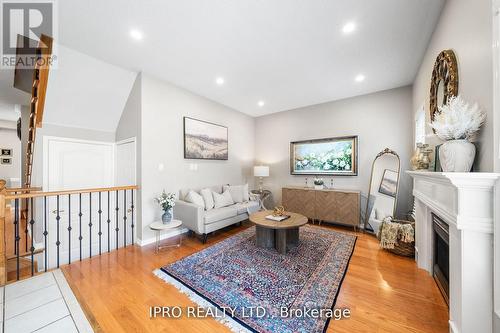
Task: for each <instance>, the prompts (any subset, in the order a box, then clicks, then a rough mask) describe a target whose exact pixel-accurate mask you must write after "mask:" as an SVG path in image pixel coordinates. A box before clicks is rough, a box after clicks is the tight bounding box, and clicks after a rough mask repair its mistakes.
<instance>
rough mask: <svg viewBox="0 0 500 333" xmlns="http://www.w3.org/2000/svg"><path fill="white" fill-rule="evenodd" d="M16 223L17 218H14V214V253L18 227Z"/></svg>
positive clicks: (17, 221)
mask: <svg viewBox="0 0 500 333" xmlns="http://www.w3.org/2000/svg"><path fill="white" fill-rule="evenodd" d="M18 223H19V220H18V219H16V216H14V254H17V247H16V242H17V237H19V228H18V227H17V225H18Z"/></svg>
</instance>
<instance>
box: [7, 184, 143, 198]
mask: <svg viewBox="0 0 500 333" xmlns="http://www.w3.org/2000/svg"><path fill="white" fill-rule="evenodd" d="M138 189H139V186H137V185H129V186H116V187H101V188H88V189H80V190H66V191H51V192H34V193H20V194H7V195H6V196H5V200H14V199H28V198H39V197H51V196H57V195H68V194H80V193H96V192H113V191H124V190H138Z"/></svg>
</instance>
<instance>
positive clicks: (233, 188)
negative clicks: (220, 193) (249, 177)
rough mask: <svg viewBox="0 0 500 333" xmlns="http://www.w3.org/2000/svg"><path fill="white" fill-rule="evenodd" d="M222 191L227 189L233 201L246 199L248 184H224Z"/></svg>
mask: <svg viewBox="0 0 500 333" xmlns="http://www.w3.org/2000/svg"><path fill="white" fill-rule="evenodd" d="M224 191H229V192H230V193H231V197H232V198H233V201H234V202H245V201H248V184H245V185H224Z"/></svg>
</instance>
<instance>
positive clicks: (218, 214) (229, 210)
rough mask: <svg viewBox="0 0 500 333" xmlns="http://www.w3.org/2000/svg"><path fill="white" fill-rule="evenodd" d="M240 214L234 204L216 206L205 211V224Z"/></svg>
mask: <svg viewBox="0 0 500 333" xmlns="http://www.w3.org/2000/svg"><path fill="white" fill-rule="evenodd" d="M236 215H238V210H237V209H236V207H234V206H229V207H222V208H215V209H212V210H210V211H207V212H206V213H205V224H210V223H214V222H217V221H220V220H225V219H228V218H231V217H234V216H236Z"/></svg>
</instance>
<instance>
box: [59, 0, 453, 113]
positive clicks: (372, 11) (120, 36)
mask: <svg viewBox="0 0 500 333" xmlns="http://www.w3.org/2000/svg"><path fill="white" fill-rule="evenodd" d="M58 4H59V40H60V41H61V43H62V44H64V45H66V46H68V47H70V48H73V49H75V50H78V51H80V52H83V53H86V54H89V55H91V56H93V57H96V58H99V59H102V60H104V61H106V62H108V63H111V64H114V65H117V66H121V67H123V68H126V69H128V70H132V71H144V72H146V73H149V74H152V75H154V76H156V77H158V78H161V79H164V80H167V81H170V82H172V83H174V84H176V85H178V86H181V87H184V88H186V89H188V90H191V91H193V92H195V93H198V94H200V95H202V96H205V97H208V98H210V99H212V100H215V101H217V102H220V103H222V104H225V105H227V106H230V107H232V108H234V109H236V110H239V111H242V112H245V113H247V114H249V115H253V116H258V115H262V114H267V113H272V112H277V111H282V110H288V109H293V108H297V107H301V106H306V105H311V104H317V103H321V102H326V101H331V100H336V99H341V98H346V97H350V96H355V95H361V94H366V93H370V92H374V91H379V90H385V89H390V88H394V87H399V86H404V85H408V84H411V83H412V82H413V79H414V77H415V74H416V72H417V70H418V67H419V65H420V62H421V59H422V56H423V54H424V51H425V49H426V46H427V43H428V41H429V38H430V36H431V34H432V32H433V30H434V27H435V24H436V22H437V19H438V16H439V13H440V11H441V9H442V6H443V4H444V0H419V1H415V0H376V1H375V0H371V1H366V0H349V1H345V0H211V1H205V0H182V1H174V0H167V1H165V0H150V1H137V0H101V1H84V0H64V1H59V2H58ZM347 23H353V24H354V31H352V32H350V33H344V32H343V29H344V27H345V25H346V24H347ZM351 28H352V27H351ZM133 29H135V30H136V34H137V35H139V36H136V37H141V36H140V35H142V37H143V38H142V39H141V40H135V39H134V38H131V36H130V32H131V30H133ZM347 29H349V28H348V27H347ZM360 74H362V75H363V76H364V78H365V79H364V81H363V82H357V81H356V80H355V78H356V77H357V76H358V75H360ZM218 77H222V78H223V79H224V84H222V85H218V84H216V82H215V81H216V78H218ZM261 100H262V101H263V102H264V105H263V106H262V107H260V106H259V105H258V101H261Z"/></svg>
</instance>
